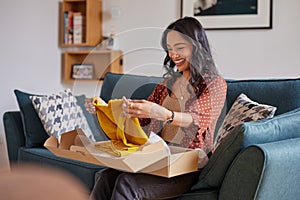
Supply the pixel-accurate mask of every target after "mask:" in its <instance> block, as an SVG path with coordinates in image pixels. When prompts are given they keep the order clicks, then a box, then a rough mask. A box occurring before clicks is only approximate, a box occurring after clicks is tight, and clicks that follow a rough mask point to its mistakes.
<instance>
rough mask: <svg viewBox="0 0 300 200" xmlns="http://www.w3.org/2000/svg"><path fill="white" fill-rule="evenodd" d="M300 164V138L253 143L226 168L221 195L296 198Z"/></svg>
mask: <svg viewBox="0 0 300 200" xmlns="http://www.w3.org/2000/svg"><path fill="white" fill-rule="evenodd" d="M299 166H300V138H295V139H287V140H282V141H278V142H272V143H265V144H259V145H253V146H250V147H248V148H246V149H244V150H243V151H242V152H241V153H240V154H239V155H238V156H237V157H236V159H235V160H234V161H233V163H232V165H231V167H230V168H229V170H228V171H227V173H226V176H225V178H224V181H223V183H222V187H221V189H220V196H219V199H293V198H294V197H295V196H299V195H300V188H299V184H298V183H299V180H300V170H299Z"/></svg>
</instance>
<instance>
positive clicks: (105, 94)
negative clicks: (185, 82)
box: [100, 72, 163, 102]
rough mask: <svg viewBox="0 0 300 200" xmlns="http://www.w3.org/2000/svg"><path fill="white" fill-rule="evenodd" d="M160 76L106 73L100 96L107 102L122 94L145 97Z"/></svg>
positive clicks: (138, 97)
mask: <svg viewBox="0 0 300 200" xmlns="http://www.w3.org/2000/svg"><path fill="white" fill-rule="evenodd" d="M162 80H163V78H162V77H154V76H141V75H132V74H114V73H110V72H108V73H106V74H105V77H104V81H103V85H102V88H101V94H100V97H101V98H102V99H103V100H104V101H106V102H108V100H110V99H119V98H122V96H125V97H127V98H132V99H147V98H148V96H149V95H150V94H151V93H152V91H153V90H154V88H155V86H156V85H157V84H158V83H159V82H161V81H162Z"/></svg>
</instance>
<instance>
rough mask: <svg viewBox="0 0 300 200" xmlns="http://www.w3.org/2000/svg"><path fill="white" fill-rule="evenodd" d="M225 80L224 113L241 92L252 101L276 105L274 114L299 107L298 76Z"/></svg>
mask: <svg viewBox="0 0 300 200" xmlns="http://www.w3.org/2000/svg"><path fill="white" fill-rule="evenodd" d="M226 82H227V85H228V90H227V97H226V113H227V112H228V111H229V109H230V107H231V105H232V104H233V102H234V101H235V99H236V98H237V97H238V96H239V95H240V94H241V93H244V94H246V95H247V96H248V97H249V98H250V99H252V100H253V101H256V102H260V103H262V104H267V105H273V106H276V107H277V111H276V113H275V115H279V114H282V113H285V112H288V111H291V110H293V109H295V108H298V107H300V78H298V79H258V80H226Z"/></svg>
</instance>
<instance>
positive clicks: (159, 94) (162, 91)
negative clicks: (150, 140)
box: [139, 82, 167, 132]
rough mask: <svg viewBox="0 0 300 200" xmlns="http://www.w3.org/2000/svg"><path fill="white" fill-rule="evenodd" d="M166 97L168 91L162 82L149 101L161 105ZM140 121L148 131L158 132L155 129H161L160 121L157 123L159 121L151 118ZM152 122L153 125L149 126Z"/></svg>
mask: <svg viewBox="0 0 300 200" xmlns="http://www.w3.org/2000/svg"><path fill="white" fill-rule="evenodd" d="M166 95H167V89H166V87H165V85H164V82H161V83H159V84H158V85H157V86H156V87H155V89H154V90H153V92H152V93H151V94H150V96H149V97H148V98H147V100H148V101H151V102H154V103H157V104H159V105H161V104H162V102H163V100H164V98H165V97H166ZM139 121H140V124H141V126H142V127H145V129H146V130H148V131H154V132H156V131H157V130H155V129H159V128H158V127H159V121H157V120H154V119H150V118H142V119H139ZM150 122H151V125H149V124H150ZM146 126H147V127H150V128H147V127H146ZM148 131H147V132H148Z"/></svg>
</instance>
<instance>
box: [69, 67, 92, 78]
mask: <svg viewBox="0 0 300 200" xmlns="http://www.w3.org/2000/svg"><path fill="white" fill-rule="evenodd" d="M72 78H73V79H93V78H94V66H93V65H92V64H74V65H73V66H72Z"/></svg>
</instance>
